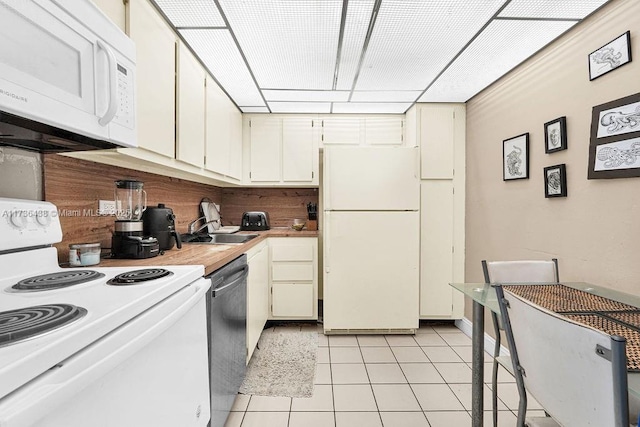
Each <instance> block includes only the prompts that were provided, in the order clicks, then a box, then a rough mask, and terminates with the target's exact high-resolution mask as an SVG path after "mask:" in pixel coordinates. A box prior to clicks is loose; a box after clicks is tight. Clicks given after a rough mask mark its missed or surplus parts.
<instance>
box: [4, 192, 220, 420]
mask: <svg viewBox="0 0 640 427" xmlns="http://www.w3.org/2000/svg"><path fill="white" fill-rule="evenodd" d="M0 235H1V236H2V239H1V240H0V425H2V426H7V427H9V426H16V427H18V426H19V427H26V426H54V427H57V426H60V427H62V426H65V427H70V426H87V425H91V426H104V427H110V426H118V427H120V426H146V425H149V426H167V427H169V426H171V427H174V426H177V425H180V426H205V425H206V424H207V422H208V420H209V416H210V409H209V387H208V373H207V372H208V361H207V332H206V310H205V305H206V304H205V293H206V291H207V289H208V288H209V285H210V282H209V281H207V280H205V279H204V278H203V277H202V276H203V274H204V267H203V266H162V267H148V268H138V267H129V268H124V267H123V268H120V267H102V268H101V267H99V266H96V267H95V268H94V266H91V267H82V268H60V267H59V265H58V262H57V260H58V256H57V250H56V249H55V248H54V247H51V245H52V244H53V243H56V242H59V241H61V240H62V231H61V228H60V222H59V219H58V216H57V210H56V207H55V206H54V205H52V204H50V203H46V202H34V201H25V200H16V199H2V198H0Z"/></svg>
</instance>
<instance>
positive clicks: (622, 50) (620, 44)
mask: <svg viewBox="0 0 640 427" xmlns="http://www.w3.org/2000/svg"><path fill="white" fill-rule="evenodd" d="M629 62H631V33H630V32H629V31H627V32H626V33H624V34H622V35H621V36H619V37H616V38H615V39H613V40H611V41H610V42H609V43H607V44H605V45H604V46H602V47H601V48H600V49H597V50H595V51H593V52H591V53H590V54H589V80H594V79H597V78H598V77H600V76H602V75H604V74H607V73H608V72H609V71H613V70H615V69H616V68H618V67H622V66H623V65H624V64H628V63H629Z"/></svg>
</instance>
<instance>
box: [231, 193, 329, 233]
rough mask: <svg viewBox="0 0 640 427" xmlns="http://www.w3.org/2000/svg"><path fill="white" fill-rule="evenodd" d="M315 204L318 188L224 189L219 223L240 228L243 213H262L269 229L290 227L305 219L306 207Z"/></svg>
mask: <svg viewBox="0 0 640 427" xmlns="http://www.w3.org/2000/svg"><path fill="white" fill-rule="evenodd" d="M309 202H311V203H318V189H317V188H224V189H223V190H222V208H221V211H222V223H223V224H224V225H240V221H241V219H242V213H243V212H246V211H265V212H267V213H268V214H269V221H270V223H271V227H289V226H291V225H292V224H293V219H294V218H302V219H305V218H307V203H309Z"/></svg>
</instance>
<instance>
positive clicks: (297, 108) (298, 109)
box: [269, 102, 331, 113]
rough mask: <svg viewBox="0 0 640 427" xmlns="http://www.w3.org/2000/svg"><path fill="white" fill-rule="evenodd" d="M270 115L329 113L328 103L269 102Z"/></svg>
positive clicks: (329, 105) (329, 104) (329, 106)
mask: <svg viewBox="0 0 640 427" xmlns="http://www.w3.org/2000/svg"><path fill="white" fill-rule="evenodd" d="M269 108H271V112H272V113H330V112H331V103H330V102H269Z"/></svg>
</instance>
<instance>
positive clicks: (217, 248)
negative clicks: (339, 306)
mask: <svg viewBox="0 0 640 427" xmlns="http://www.w3.org/2000/svg"><path fill="white" fill-rule="evenodd" d="M239 234H257V235H258V237H256V238H255V239H251V240H249V241H248V242H247V243H242V244H233V245H211V244H202V243H201V244H195V243H183V244H182V249H176V247H175V246H174V247H173V249H171V250H169V251H165V252H164V254H163V255H158V256H156V257H153V258H146V259H101V260H100V267H135V266H140V267H145V266H156V267H161V266H165V265H188V264H191V265H199V264H200V265H204V271H205V275H208V274H210V273H212V272H214V271H215V270H217V269H219V268H220V267H222V266H224V265H225V264H227V263H228V262H229V261H233V260H234V259H236V258H237V257H239V256H240V255H242V254H243V253H245V252H246V251H247V250H249V249H250V248H252V247H253V246H255V245H257V244H258V243H260V242H261V241H263V240H264V239H266V238H267V237H318V232H317V231H307V230H302V231H295V230H293V229H291V228H272V229H271V230H267V231H241V232H239Z"/></svg>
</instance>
